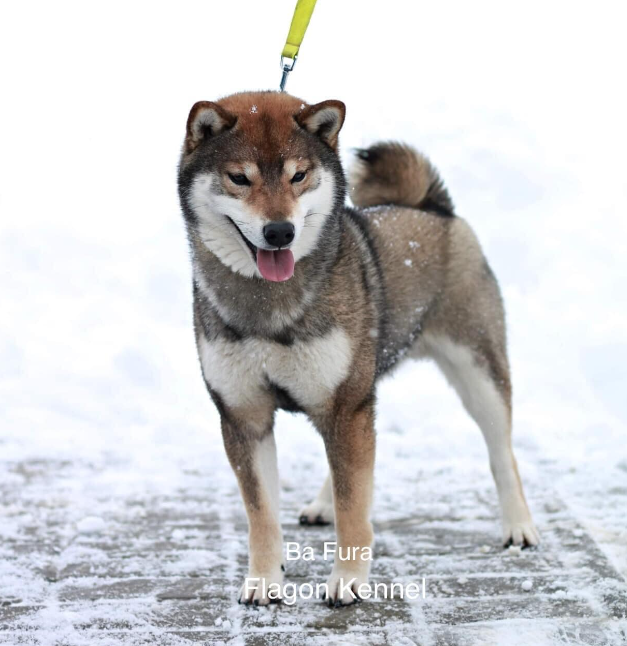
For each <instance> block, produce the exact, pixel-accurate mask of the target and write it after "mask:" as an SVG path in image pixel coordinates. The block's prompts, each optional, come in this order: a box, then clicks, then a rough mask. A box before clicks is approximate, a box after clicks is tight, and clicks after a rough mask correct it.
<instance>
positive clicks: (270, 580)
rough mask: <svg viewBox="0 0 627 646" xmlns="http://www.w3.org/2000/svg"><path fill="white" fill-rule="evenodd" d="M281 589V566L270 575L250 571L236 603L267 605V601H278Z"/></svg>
mask: <svg viewBox="0 0 627 646" xmlns="http://www.w3.org/2000/svg"><path fill="white" fill-rule="evenodd" d="M282 591H283V568H282V567H281V569H278V570H277V571H273V572H272V573H271V574H270V575H266V576H263V575H260V574H255V573H250V574H248V576H247V577H246V579H244V585H242V587H241V588H240V591H239V596H238V599H237V602H238V603H243V604H245V605H247V606H249V605H251V604H252V605H253V606H267V605H268V604H269V603H280V601H281V597H282Z"/></svg>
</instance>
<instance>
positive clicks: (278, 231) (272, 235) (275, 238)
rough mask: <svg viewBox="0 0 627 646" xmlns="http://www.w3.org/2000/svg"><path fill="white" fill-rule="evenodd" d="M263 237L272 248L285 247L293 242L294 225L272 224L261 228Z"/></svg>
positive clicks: (287, 223) (285, 223) (288, 223)
mask: <svg viewBox="0 0 627 646" xmlns="http://www.w3.org/2000/svg"><path fill="white" fill-rule="evenodd" d="M263 237H264V238H265V239H266V242H267V243H268V244H269V245H272V246H273V247H285V246H286V245H288V244H289V243H290V242H292V240H294V225H293V224H292V223H291V222H272V223H270V224H266V226H265V227H264V228H263Z"/></svg>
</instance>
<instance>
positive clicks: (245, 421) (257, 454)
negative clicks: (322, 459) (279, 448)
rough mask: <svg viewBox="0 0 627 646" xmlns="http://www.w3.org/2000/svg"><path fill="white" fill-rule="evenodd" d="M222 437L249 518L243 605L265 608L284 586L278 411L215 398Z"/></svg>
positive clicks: (242, 592) (242, 589)
mask: <svg viewBox="0 0 627 646" xmlns="http://www.w3.org/2000/svg"><path fill="white" fill-rule="evenodd" d="M213 396H214V401H216V403H217V404H218V408H219V410H220V416H221V420H222V437H223V440H224V446H225V448H226V453H227V456H228V458H229V462H230V463H231V466H232V468H233V471H234V473H235V475H236V477H237V481H238V484H239V488H240V491H241V494H242V498H243V500H244V505H245V507H246V514H247V516H248V545H249V562H248V575H247V577H246V579H245V581H244V585H243V586H242V588H241V590H240V593H239V599H238V600H239V602H240V603H247V604H248V603H253V604H254V605H265V604H267V603H272V602H273V601H278V600H279V595H280V591H281V590H282V586H283V536H282V533H281V525H280V521H279V475H278V467H277V456H276V444H275V441H274V433H273V432H272V422H273V408H272V407H271V405H270V404H269V403H268V406H267V407H266V406H260V407H257V408H256V409H255V410H254V411H253V410H234V409H229V408H226V407H225V405H224V404H223V403H222V402H221V401H220V399H219V398H217V399H216V397H215V394H214V395H213Z"/></svg>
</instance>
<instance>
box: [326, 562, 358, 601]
mask: <svg viewBox="0 0 627 646" xmlns="http://www.w3.org/2000/svg"><path fill="white" fill-rule="evenodd" d="M362 583H368V574H367V572H363V573H359V572H355V571H353V570H349V569H347V568H345V567H343V566H341V565H340V566H339V567H337V568H335V567H333V571H332V572H331V576H330V577H329V578H328V580H327V590H328V593H327V594H326V597H325V603H326V604H327V605H328V606H329V607H330V608H340V607H341V606H350V605H351V604H353V603H357V602H359V601H361V597H360V596H359V593H358V590H359V586H360V585H361V584H362Z"/></svg>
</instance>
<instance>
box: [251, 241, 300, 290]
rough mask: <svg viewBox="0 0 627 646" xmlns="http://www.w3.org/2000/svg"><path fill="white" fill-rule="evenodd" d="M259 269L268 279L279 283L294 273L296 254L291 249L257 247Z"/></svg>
mask: <svg viewBox="0 0 627 646" xmlns="http://www.w3.org/2000/svg"><path fill="white" fill-rule="evenodd" d="M257 269H259V273H260V274H261V275H262V276H263V277H264V278H265V279H266V280H272V281H274V282H275V283H279V282H281V281H283V280H288V279H289V278H291V277H292V276H293V275H294V254H293V253H292V252H291V251H290V250H289V249H279V250H278V251H266V250H265V249H257Z"/></svg>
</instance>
